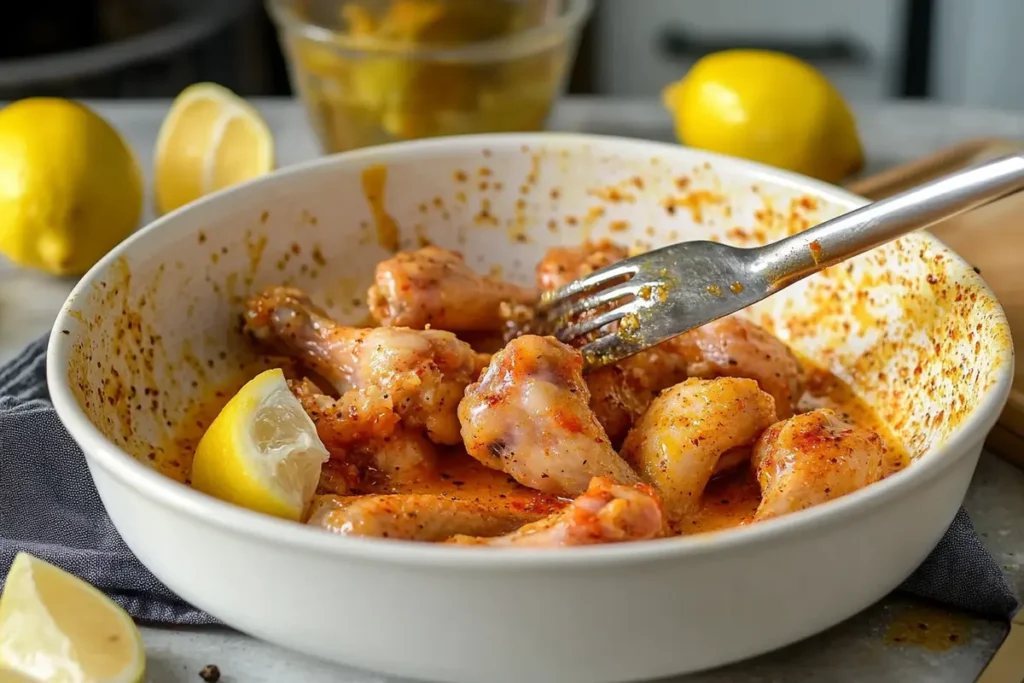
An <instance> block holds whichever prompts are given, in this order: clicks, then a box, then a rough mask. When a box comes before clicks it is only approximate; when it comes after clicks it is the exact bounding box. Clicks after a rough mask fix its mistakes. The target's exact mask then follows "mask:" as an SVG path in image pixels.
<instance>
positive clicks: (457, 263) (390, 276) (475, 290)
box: [366, 246, 537, 332]
mask: <svg viewBox="0 0 1024 683" xmlns="http://www.w3.org/2000/svg"><path fill="white" fill-rule="evenodd" d="M536 299H537V296H536V294H535V293H534V292H532V291H530V290H528V289H524V288H522V287H519V286H516V285H513V284H511V283H508V282H503V281H502V280H499V279H497V278H494V277H490V276H487V275H480V274H478V273H476V272H474V271H473V269H472V268H470V267H469V266H467V265H466V262H465V261H463V259H462V254H460V253H458V252H455V251H448V250H447V249H441V248H439V247H434V246H430V247H424V248H422V249H419V250H417V251H402V252H399V253H397V254H395V255H394V256H393V257H392V258H390V259H388V260H386V261H381V262H380V263H379V264H377V273H376V277H375V279H374V285H373V286H372V287H370V291H369V292H368V293H367V297H366V300H367V302H368V303H369V306H370V313H371V314H372V315H373V318H374V319H375V320H376V321H377V322H379V323H380V324H381V325H388V326H392V327H396V326H401V327H415V328H418V329H422V328H425V327H428V326H429V327H434V328H438V329H442V330H451V331H452V332H464V331H480V330H500V329H502V326H503V324H504V319H503V317H502V316H501V315H500V312H499V308H500V307H501V305H502V304H503V303H505V304H511V305H516V304H523V305H528V306H532V305H533V304H534V302H535V301H536Z"/></svg>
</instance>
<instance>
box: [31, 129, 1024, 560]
mask: <svg viewBox="0 0 1024 683" xmlns="http://www.w3.org/2000/svg"><path fill="white" fill-rule="evenodd" d="M552 144H562V145H565V144H575V145H580V146H584V145H591V146H600V147H601V149H602V151H607V152H609V153H615V151H616V150H624V151H626V152H628V153H630V154H632V155H642V154H648V155H651V156H659V157H661V158H666V157H672V156H675V155H679V154H682V155H684V156H685V157H687V163H691V162H694V161H696V162H698V163H699V162H701V161H709V162H712V163H713V164H714V165H715V166H716V167H717V168H721V169H723V170H726V171H731V172H737V171H738V172H741V173H743V174H745V175H746V176H748V177H749V178H750V180H751V182H755V183H756V182H758V181H759V180H760V181H761V182H770V183H773V184H775V185H777V186H781V187H789V188H791V189H794V190H799V191H803V192H807V193H809V194H815V195H816V196H818V197H820V198H821V199H823V200H825V201H829V202H832V203H836V204H838V205H840V206H847V207H849V208H850V209H853V208H856V207H857V206H861V205H864V204H866V203H867V200H865V199H864V198H862V197H858V196H857V195H854V194H852V193H850V192H847V191H845V190H843V189H840V188H838V187H835V186H832V185H829V184H827V183H824V182H821V181H818V180H814V179H810V178H806V177H804V176H801V175H798V174H796V173H791V172H788V171H782V170H779V169H776V168H772V167H769V166H765V165H763V164H759V163H755V162H750V161H746V160H742V159H736V158H733V157H728V156H725V155H720V154H715V153H711V152H706V151H703V150H697V149H692V148H687V147H681V146H679V145H675V144H671V143H664V142H656V141H649V140H639V139H633V138H625V137H616V136H605V135H591V134H582V133H499V134H481V135H465V136H458V137H449V138H433V139H427V140H414V141H407V142H397V143H392V144H388V145H381V146H377V147H369V148H364V149H359V150H354V151H350V152H344V153H341V154H335V155H329V156H325V157H320V158H317V159H313V160H309V161H306V162H303V163H298V164H294V165H291V166H287V167H284V168H281V169H278V170H276V171H274V172H273V173H270V174H268V175H265V176H262V177H260V178H257V179H254V180H251V181H248V182H246V183H243V184H241V185H237V186H234V187H229V188H226V189H224V190H221V191H219V192H216V193H213V194H211V195H208V196H206V197H203V198H201V199H199V200H197V201H196V202H193V203H191V204H188V205H186V206H184V207H181V208H179V209H177V210H175V211H173V212H171V213H169V214H166V215H164V216H162V217H160V218H158V219H156V220H154V221H153V222H151V223H150V224H149V225H147V226H145V227H143V228H141V229H140V230H138V231H137V232H136V233H134V234H133V235H131V236H130V237H129V238H128V239H126V240H125V241H123V242H122V243H121V244H119V245H118V246H117V247H115V248H114V249H113V250H111V251H110V252H109V253H108V254H107V255H106V256H104V257H103V258H102V259H101V260H100V261H99V262H98V263H97V264H96V265H95V266H93V267H92V268H91V269H90V270H89V272H88V273H86V275H85V276H83V277H82V279H81V280H80V281H79V282H78V283H77V284H76V286H75V287H74V289H73V290H72V292H71V294H70V295H69V296H68V298H67V300H66V301H65V303H64V305H63V306H62V307H61V310H60V313H59V314H58V316H57V319H56V321H55V322H54V326H53V329H52V331H51V333H50V337H49V343H48V347H47V357H46V375H47V385H48V388H49V392H50V396H51V400H52V402H53V406H54V408H55V410H56V412H57V415H58V416H59V417H60V419H61V421H62V422H63V424H64V425H65V427H66V428H67V430H68V432H69V433H70V434H71V436H72V437H73V438H74V439H75V441H76V442H77V443H78V444H79V446H80V447H81V449H82V451H83V453H84V454H85V456H86V459H87V461H88V462H89V464H90V465H91V466H97V467H99V468H101V469H102V470H103V471H104V472H105V473H106V474H108V475H110V476H112V477H114V478H115V479H117V480H118V481H119V482H120V483H121V484H123V485H125V486H127V487H129V488H131V489H133V490H134V491H135V492H136V493H138V494H140V495H142V496H144V497H146V498H147V499H149V500H151V501H153V502H154V503H155V504H158V505H160V506H162V507H167V508H170V509H172V510H174V511H175V512H177V513H179V514H182V515H185V516H188V517H191V518H194V519H195V521H196V522H199V523H202V524H208V525H212V526H214V527H218V528H220V529H221V530H222V531H223V532H224V533H229V534H240V535H243V536H247V537H249V538H251V539H253V540H256V541H259V542H265V543H272V544H275V545H279V546H280V547H281V548H282V549H290V550H297V551H305V552H308V553H315V554H319V555H323V556H325V557H333V558H336V559H338V560H362V561H374V562H383V563H387V564H392V565H396V566H405V567H423V568H427V567H432V568H444V569H463V570H468V569H474V570H493V571H512V570H515V571H522V570H531V569H532V570H552V569H573V570H574V571H575V570H580V569H584V568H586V569H594V570H596V569H601V568H607V567H616V566H622V565H633V564H641V563H648V562H660V561H679V560H683V559H684V558H695V557H700V556H703V555H705V554H708V553H724V552H729V551H736V550H738V549H742V548H745V547H748V546H759V545H762V544H766V543H774V542H776V541H777V540H778V539H780V538H785V537H792V536H794V535H797V534H804V533H808V532H811V531H813V530H815V529H819V528H822V527H828V526H838V525H841V524H843V523H846V522H851V521H853V520H854V519H856V518H858V517H863V516H866V515H868V514H870V513H871V512H872V511H873V510H874V509H875V508H876V507H877V506H880V505H884V504H885V503H887V502H892V501H895V500H898V499H899V498H901V497H903V495H904V494H905V493H907V492H910V491H911V490H913V489H915V488H917V487H920V486H924V485H926V483H927V482H929V481H932V480H934V479H935V478H937V477H939V476H941V475H942V474H943V473H944V472H945V471H946V470H948V469H949V468H951V467H953V466H954V465H955V464H956V463H957V462H958V461H959V460H960V459H961V458H964V457H968V455H969V454H970V452H971V451H972V449H973V447H974V446H976V445H980V443H981V442H982V441H983V440H984V438H985V436H986V435H987V433H988V431H989V430H990V429H991V427H992V426H993V425H994V424H995V422H996V420H997V419H998V416H999V414H1000V412H1001V409H1002V407H1003V405H1004V404H1005V402H1006V400H1007V397H1008V395H1009V392H1010V387H1011V383H1012V378H1013V366H1014V357H1013V349H1012V345H1009V344H1008V345H1007V347H1006V348H1005V349H1004V350H1003V351H1002V352H1001V353H1000V359H999V361H1000V362H999V367H998V369H997V371H996V374H997V379H996V382H995V384H994V385H993V386H992V387H990V388H989V389H988V390H987V392H986V393H985V395H984V396H983V398H982V400H981V401H980V402H979V403H978V404H977V405H976V406H975V407H974V409H973V410H972V411H971V413H970V414H969V415H968V416H967V417H966V418H965V420H964V421H963V422H962V423H961V424H960V425H959V426H958V427H957V428H956V429H955V431H954V432H953V434H952V435H950V436H949V437H948V438H947V439H946V440H945V441H944V442H943V443H941V444H940V445H939V446H938V447H936V448H933V449H932V450H931V451H929V452H928V453H926V454H925V455H923V456H922V457H921V459H920V460H918V461H916V462H915V463H913V465H912V466H910V467H907V468H905V469H903V470H901V471H900V472H897V473H896V474H894V475H892V476H890V477H888V478H886V479H884V480H882V481H880V482H876V483H875V484H872V485H871V486H867V487H865V488H863V489H860V490H858V491H855V492H853V493H851V494H847V495H846V496H843V497H841V498H838V499H835V500H831V501H828V502H826V503H823V504H821V505H817V506H815V507H813V508H809V509H807V510H802V511H800V512H797V513H793V514H790V515H783V516H781V517H778V518H775V519H771V520H766V521H763V522H758V523H757V524H752V525H747V526H742V527H733V528H729V529H723V530H719V531H714V532H708V533H702V534H695V535H692V536H681V537H678V536H677V537H671V538H666V539H657V540H651V541H639V542H634V543H623V544H607V545H595V546H585V547H574V548H560V549H558V550H557V551H552V550H551V549H543V548H540V549H529V548H522V549H517V550H516V551H515V552H495V551H494V549H492V548H482V547H447V546H442V545H437V544H429V543H416V542H412V541H399V540H394V539H376V538H360V537H339V536H336V535H334V534H330V533H326V532H324V531H323V530H321V529H315V528H312V527H307V526H305V525H302V524H297V523H295V522H291V521H286V520H281V519H277V518H274V517H270V516H267V515H263V514H260V513H257V512H253V511H250V510H247V509H244V508H241V507H238V506H235V505H232V504H230V503H226V502H223V501H220V500H217V499H215V498H213V497H210V496H207V495H205V494H203V493H200V492H199V491H196V490H194V489H192V488H191V487H189V486H187V485H185V484H182V483H180V482H178V481H175V480H173V479H171V478H169V477H167V476H165V475H163V474H160V473H159V472H157V471H156V470H154V469H153V468H151V467H149V466H147V465H145V464H143V463H142V462H140V461H138V460H137V459H135V458H134V457H132V456H131V455H130V454H128V453H127V452H125V451H124V450H123V449H121V448H120V447H118V446H117V445H116V444H114V443H113V442H112V441H110V440H109V439H108V438H107V437H106V436H104V435H103V434H102V433H101V432H100V431H99V429H98V428H97V427H96V426H95V425H94V424H93V423H92V422H91V421H90V420H89V418H88V417H87V416H86V415H85V412H84V411H83V410H82V408H81V406H79V404H78V401H77V400H76V399H75V396H74V394H73V392H72V390H71V386H70V377H69V374H68V371H67V366H68V358H69V355H70V351H71V348H72V342H73V340H74V335H69V334H63V333H62V330H64V329H72V328H73V327H75V326H79V325H80V323H79V322H78V320H77V319H76V318H75V317H74V316H73V315H72V313H71V311H72V310H73V309H74V304H75V300H76V299H77V298H78V297H79V296H82V295H83V294H84V293H85V292H87V291H88V290H89V288H91V287H92V286H93V283H94V282H95V281H97V280H98V279H99V278H100V277H101V275H102V274H103V273H104V272H106V271H107V270H108V269H109V268H110V267H111V265H112V264H114V263H115V262H116V261H117V260H118V259H120V258H121V257H122V255H123V254H124V253H125V252H126V251H128V250H130V249H132V248H133V247H134V246H135V245H139V244H144V243H145V242H146V241H147V240H148V239H152V237H153V236H154V235H156V234H157V233H158V232H160V231H162V230H173V229H174V226H175V224H176V223H177V222H178V221H179V220H180V219H181V217H182V216H184V215H187V214H194V213H196V212H202V211H208V210H210V208H211V207H213V206H216V205H218V204H220V203H222V202H224V201H225V200H231V199H234V200H235V201H248V199H249V198H250V197H255V196H257V195H258V194H259V193H260V190H261V188H262V187H263V186H264V185H269V184H273V183H277V182H280V181H281V179H283V178H290V177H292V176H302V175H304V174H309V173H316V172H323V171H326V170H328V169H331V168H334V167H337V168H339V169H341V168H346V167H353V166H356V167H358V166H361V165H364V164H366V163H373V164H378V163H388V161H389V160H392V159H408V158H409V157H414V158H415V157H417V156H421V157H430V156H431V155H433V154H434V153H436V152H445V153H452V152H459V151H462V150H465V151H469V150H473V151H477V150H480V149H483V148H488V149H491V150H496V149H497V148H499V147H501V148H506V149H510V150H519V149H521V148H522V146H524V145H526V146H530V147H542V146H545V145H552ZM922 237H923V238H924V239H925V240H927V241H929V242H931V243H933V244H935V245H936V246H938V247H939V248H940V249H942V250H943V251H944V253H945V255H946V257H947V258H950V259H952V260H953V261H954V262H956V263H957V264H958V265H959V266H960V267H961V268H963V269H965V270H968V271H969V270H971V267H970V265H969V264H968V263H967V262H966V261H964V260H963V258H961V257H960V256H959V255H958V254H956V253H955V252H954V251H952V250H951V249H949V248H948V247H946V246H945V245H944V244H942V242H941V241H940V240H938V239H937V238H935V237H934V236H933V235H931V234H930V233H923V234H922ZM977 286H979V287H982V288H983V289H984V291H986V292H988V294H989V295H990V296H991V298H992V300H993V301H994V302H996V307H997V312H998V315H999V318H1000V319H999V324H1001V325H1002V326H1003V327H1005V328H1007V332H1008V328H1009V324H1008V322H1007V320H1006V317H1005V314H1004V312H1003V310H1002V307H1001V306H1000V305H999V304H998V301H996V299H995V296H994V295H992V293H991V290H990V289H989V288H988V285H987V284H986V283H985V282H984V280H982V279H981V278H980V276H979V277H978V279H977ZM90 470H92V467H90ZM93 476H94V478H95V474H93Z"/></svg>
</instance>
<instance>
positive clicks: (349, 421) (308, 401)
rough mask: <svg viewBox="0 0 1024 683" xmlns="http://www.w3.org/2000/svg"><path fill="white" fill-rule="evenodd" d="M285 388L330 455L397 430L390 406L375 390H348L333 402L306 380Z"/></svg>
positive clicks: (377, 389)
mask: <svg viewBox="0 0 1024 683" xmlns="http://www.w3.org/2000/svg"><path fill="white" fill-rule="evenodd" d="M288 386H289V387H290V388H291V390H292V393H293V394H294V395H295V397H296V398H297V399H299V403H301V404H302V407H303V408H304V409H305V411H306V414H308V415H309V417H310V419H311V420H313V424H315V425H316V432H317V435H318V436H319V437H320V440H321V441H322V442H323V443H324V446H326V447H327V450H328V451H330V452H331V453H335V452H338V451H343V450H345V449H347V448H349V447H350V446H352V445H353V444H357V443H361V442H364V441H367V440H371V439H383V438H386V437H388V436H391V434H392V433H394V431H395V429H396V428H397V427H398V421H399V417H398V414H397V413H395V405H394V402H393V401H392V400H391V397H390V396H388V395H387V394H385V393H384V390H383V389H380V388H378V387H367V388H365V389H362V390H360V389H350V390H349V391H346V392H345V393H344V394H342V395H341V398H333V397H331V396H328V395H326V394H324V393H323V392H322V391H321V390H320V387H318V386H317V385H316V384H315V383H314V382H312V381H311V380H309V379H303V380H302V381H299V382H296V381H289V382H288Z"/></svg>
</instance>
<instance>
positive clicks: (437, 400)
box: [246, 287, 487, 444]
mask: <svg viewBox="0 0 1024 683" xmlns="http://www.w3.org/2000/svg"><path fill="white" fill-rule="evenodd" d="M246 328H247V330H248V331H249V333H250V334H251V335H252V336H253V337H254V338H255V339H256V340H257V341H260V342H262V343H263V344H266V345H267V346H270V347H272V348H275V349H277V350H278V351H279V352H281V353H287V354H290V355H292V356H294V357H296V358H298V359H299V360H301V361H302V362H303V363H305V364H306V365H308V366H309V367H310V368H311V369H312V370H313V371H315V372H316V373H317V374H319V375H320V376H321V377H323V378H324V379H326V380H327V381H328V382H330V383H331V384H332V385H333V386H334V388H335V389H337V391H338V392H339V393H340V394H341V395H342V396H343V397H344V395H345V393H346V392H348V391H349V390H352V389H359V390H368V389H370V388H371V387H372V388H376V389H379V390H381V391H382V392H383V393H382V394H381V398H382V399H383V400H387V401H391V403H392V405H393V406H394V411H395V412H396V413H397V414H398V415H399V416H401V418H402V419H403V422H404V424H406V425H407V426H410V427H422V428H425V429H426V431H427V434H428V436H430V439H431V440H432V441H434V442H435V443H440V444H456V443H459V441H460V437H459V423H458V416H457V413H456V411H457V408H458V403H459V400H460V399H461V398H462V395H463V393H464V391H465V388H466V386H467V385H468V384H469V383H470V382H472V381H473V380H474V379H476V377H477V376H478V375H479V373H480V369H481V368H482V367H483V366H484V364H485V363H486V358H487V357H486V356H484V355H482V354H478V353H477V352H475V351H474V350H473V349H472V348H471V347H470V346H469V345H468V344H466V343H465V342H463V341H460V340H459V339H457V338H456V337H455V335H453V334H452V333H450V332H443V331H441V330H410V329H408V328H404V327H376V328H354V327H345V326H342V325H338V324H337V323H335V322H334V321H333V320H331V319H330V318H329V317H327V315H326V314H325V313H324V312H323V311H322V310H321V309H319V308H318V307H317V306H315V305H314V304H313V303H312V302H311V301H310V300H309V297H308V296H306V294H305V293H303V292H301V291H299V290H296V289H290V288H286V287H273V288H271V289H268V290H266V291H265V292H263V293H262V294H259V295H257V296H255V297H253V298H252V299H250V301H249V304H248V310H247V312H246Z"/></svg>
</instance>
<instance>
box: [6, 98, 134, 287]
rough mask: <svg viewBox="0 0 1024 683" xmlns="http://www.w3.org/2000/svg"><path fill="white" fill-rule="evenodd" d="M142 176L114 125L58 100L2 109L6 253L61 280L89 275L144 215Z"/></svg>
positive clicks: (22, 102) (29, 101) (30, 101)
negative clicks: (60, 277)
mask: <svg viewBox="0 0 1024 683" xmlns="http://www.w3.org/2000/svg"><path fill="white" fill-rule="evenodd" d="M142 202H143V184H142V173H141V172H140V170H139V165H138V163H137V161H136V159H135V157H134V155H133V154H132V152H131V150H130V149H129V148H128V146H127V145H126V144H125V142H124V140H123V139H122V138H121V136H120V135H119V134H118V133H117V131H116V130H114V129H113V128H112V127H111V126H110V124H108V123H107V122H106V121H104V120H103V119H102V118H101V117H100V116H99V115H97V114H96V113H95V112H93V111H92V110H91V109H89V108H88V107H86V106H84V105H82V104H78V103H76V102H70V101H68V100H62V99H55V98H29V99H25V100H19V101H18V102H15V103H13V104H11V105H8V106H7V107H5V108H4V109H3V110H0V253H3V254H4V255H5V256H7V257H8V258H9V259H10V260H11V261H13V262H15V263H17V264H19V265H22V266H27V267H31V268H37V269H39V270H43V271H45V272H47V273H51V274H54V275H81V274H82V273H84V272H85V271H87V270H88V269H89V268H90V267H91V266H92V265H93V264H95V263H96V262H97V261H98V260H99V259H100V258H101V257H102V256H103V255H104V254H106V253H107V252H108V251H110V250H111V249H112V248H113V247H114V246H115V245H117V244H118V243H119V242H120V241H121V240H123V239H124V238H125V237H127V236H128V235H129V234H130V233H131V232H132V231H133V230H134V229H135V226H136V224H137V223H138V221H139V217H140V215H141V213H142Z"/></svg>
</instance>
